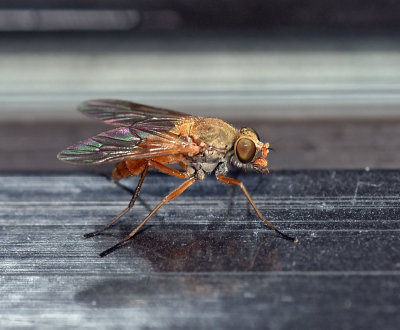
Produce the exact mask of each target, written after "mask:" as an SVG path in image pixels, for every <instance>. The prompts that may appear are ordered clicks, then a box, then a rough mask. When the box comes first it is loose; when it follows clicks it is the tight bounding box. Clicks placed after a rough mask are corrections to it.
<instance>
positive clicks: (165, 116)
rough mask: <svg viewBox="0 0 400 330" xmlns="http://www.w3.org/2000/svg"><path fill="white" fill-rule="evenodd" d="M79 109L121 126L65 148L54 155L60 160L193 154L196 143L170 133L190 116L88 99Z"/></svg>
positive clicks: (89, 161)
mask: <svg viewBox="0 0 400 330" xmlns="http://www.w3.org/2000/svg"><path fill="white" fill-rule="evenodd" d="M79 110H80V111H81V112H83V113H85V114H87V115H88V116H90V117H94V118H96V119H100V120H102V121H104V122H106V123H109V124H113V125H118V126H122V127H118V128H115V129H112V130H109V131H107V132H103V133H100V134H98V135H96V136H94V137H92V138H90V139H87V140H84V141H81V142H78V143H77V144H75V145H72V146H70V147H68V148H67V149H65V150H63V151H61V152H60V153H59V154H58V156H57V157H58V159H60V160H62V161H66V162H71V163H75V164H98V163H104V162H110V161H120V160H123V159H146V158H152V157H160V156H167V155H173V154H182V153H196V150H197V145H195V144H194V143H193V142H190V141H188V140H187V139H186V138H184V137H181V136H179V135H177V134H174V133H172V132H170V131H171V130H172V129H174V128H175V127H176V124H177V123H179V122H180V121H182V120H184V119H190V118H191V116H189V115H186V114H181V113H179V112H175V111H171V110H165V109H159V108H152V107H148V106H145V105H139V104H135V103H131V102H125V101H117V100H94V101H88V102H85V103H83V104H82V105H81V106H80V107H79ZM192 118H193V119H195V117H192Z"/></svg>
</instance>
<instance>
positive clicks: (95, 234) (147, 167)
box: [83, 163, 149, 238]
mask: <svg viewBox="0 0 400 330" xmlns="http://www.w3.org/2000/svg"><path fill="white" fill-rule="evenodd" d="M148 171H149V164H148V163H147V164H146V166H145V168H144V170H143V172H142V175H141V177H140V180H139V183H138V185H137V187H136V190H135V193H134V194H133V196H132V199H131V201H130V202H129V205H128V207H127V208H126V209H124V210H122V212H121V213H120V214H118V215H117V216H116V217H115V218H113V219H112V220H111V221H110V222H109V223H107V224H105V225H104V226H103V227H101V228H100V229H99V230H96V231H94V232H92V233H87V234H84V235H83V237H84V238H89V237H93V236H97V235H99V234H100V233H102V232H103V231H105V230H106V229H107V228H110V227H111V226H112V225H113V224H114V223H116V222H117V221H118V220H119V219H120V218H121V217H122V216H123V215H125V214H126V213H127V212H128V211H129V210H130V209H131V208H132V207H133V205H134V204H135V201H136V198H137V197H138V196H139V192H140V188H142V184H143V181H144V178H145V177H146V174H147V172H148Z"/></svg>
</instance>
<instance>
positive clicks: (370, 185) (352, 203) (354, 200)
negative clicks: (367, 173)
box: [351, 180, 382, 206]
mask: <svg viewBox="0 0 400 330" xmlns="http://www.w3.org/2000/svg"><path fill="white" fill-rule="evenodd" d="M381 185H382V183H379V184H376V183H370V182H367V181H361V180H360V181H357V184H356V189H354V195H353V198H352V200H351V205H353V206H354V205H355V204H356V202H357V196H358V189H359V188H360V187H361V186H367V187H380V186H381Z"/></svg>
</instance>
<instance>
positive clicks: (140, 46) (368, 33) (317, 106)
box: [0, 0, 400, 172]
mask: <svg viewBox="0 0 400 330" xmlns="http://www.w3.org/2000/svg"><path fill="white" fill-rule="evenodd" d="M399 28H400V3H399V2H397V1H393V0H382V1H368V0H364V1H359V0H349V1H337V0H335V1H334V0H325V1H322V2H321V1H316V0H306V1H286V0H269V1H262V0H250V1H249V0H247V1H245V0H229V1H214V0H212V1H211V0H202V1H197V0H190V1H189V0H185V1H180V0H175V1H168V0H147V1H128V0H125V1H122V0H116V1H105V0H104V1H89V0H81V1H68V0H63V1H56V2H54V1H45V0H43V1H0V153H1V157H0V170H2V171H36V172H39V171H77V170H82V168H79V167H74V166H71V165H68V164H63V163H61V162H59V161H58V160H57V159H56V154H57V152H58V151H60V150H61V149H63V148H65V147H66V146H68V145H70V144H73V143H75V142H77V141H78V140H81V139H84V138H87V137H89V136H92V135H94V134H96V133H98V132H100V131H102V130H105V129H106V128H107V127H106V126H104V125H103V124H101V123H97V122H94V121H91V120H89V119H87V118H85V117H84V116H83V115H81V114H79V113H78V112H77V111H76V110H75V109H76V106H77V105H78V104H79V103H80V102H82V101H84V100H87V99H92V98H121V99H127V100H132V101H135V102H139V103H144V104H149V105H154V106H161V107H165V108H172V109H175V110H178V111H183V112H187V113H190V114H195V115H202V116H215V117H220V118H222V119H224V120H227V121H229V122H232V123H233V124H235V125H236V126H237V127H242V126H252V127H253V128H255V129H256V130H257V131H258V133H259V135H260V136H261V137H262V138H263V139H264V140H266V141H269V142H270V143H271V145H272V146H273V147H274V148H275V149H276V152H275V153H273V154H271V155H270V165H271V168H272V169H274V170H286V169H321V168H322V169H324V168H337V169H339V168H340V169H343V168H370V169H374V168H398V167H399V165H400V156H399V150H400V56H399V55H400V53H399V50H400V43H399ZM85 170H91V169H88V168H85Z"/></svg>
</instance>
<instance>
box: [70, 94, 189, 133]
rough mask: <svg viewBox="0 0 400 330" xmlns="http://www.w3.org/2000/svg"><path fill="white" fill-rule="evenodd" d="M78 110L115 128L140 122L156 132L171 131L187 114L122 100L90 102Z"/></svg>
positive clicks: (80, 106) (81, 105)
mask: <svg viewBox="0 0 400 330" xmlns="http://www.w3.org/2000/svg"><path fill="white" fill-rule="evenodd" d="M78 110H79V111H80V112H82V113H83V114H85V115H86V116H88V117H91V118H95V119H98V120H101V121H103V122H105V123H107V124H110V125H115V126H133V125H136V124H138V123H140V122H147V123H149V125H151V126H152V127H153V129H155V130H160V129H164V130H169V129H171V128H173V126H171V125H174V122H176V121H177V120H180V119H183V118H185V117H191V116H189V115H187V114H184V113H181V112H177V111H173V110H167V109H161V108H155V107H150V106H147V105H143V104H138V103H133V102H129V101H121V100H107V99H104V100H101V99H100V100H90V101H86V102H83V103H82V104H80V105H79V107H78Z"/></svg>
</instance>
